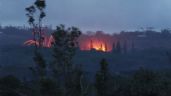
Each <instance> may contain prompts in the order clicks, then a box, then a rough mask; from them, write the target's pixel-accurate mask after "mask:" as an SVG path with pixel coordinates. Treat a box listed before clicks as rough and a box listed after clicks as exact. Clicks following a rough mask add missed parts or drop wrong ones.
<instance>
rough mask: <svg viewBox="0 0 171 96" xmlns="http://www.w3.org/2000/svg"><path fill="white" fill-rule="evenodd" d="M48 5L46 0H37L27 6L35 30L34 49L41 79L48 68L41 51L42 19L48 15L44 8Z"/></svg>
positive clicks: (29, 19) (31, 24) (30, 22)
mask: <svg viewBox="0 0 171 96" xmlns="http://www.w3.org/2000/svg"><path fill="white" fill-rule="evenodd" d="M45 7H46V2H45V0H36V1H35V2H34V4H33V5H31V6H29V7H27V8H26V11H27V13H26V16H27V17H28V23H29V24H30V26H31V27H32V32H33V40H34V42H35V49H34V57H33V59H34V61H35V63H36V71H37V74H38V76H39V78H40V79H42V78H44V77H45V70H46V62H45V60H44V58H43V56H42V53H41V49H40V48H41V47H42V44H41V43H42V40H43V37H42V20H43V18H44V17H45V16H46V15H45V12H44V9H45ZM37 10H39V13H38V16H37V17H38V18H35V15H36V14H37V13H36V12H37Z"/></svg>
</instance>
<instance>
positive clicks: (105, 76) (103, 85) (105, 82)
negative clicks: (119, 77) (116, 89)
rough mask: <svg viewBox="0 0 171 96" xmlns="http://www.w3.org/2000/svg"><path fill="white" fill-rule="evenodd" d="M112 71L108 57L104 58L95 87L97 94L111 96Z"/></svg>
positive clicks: (97, 74) (98, 95)
mask: <svg viewBox="0 0 171 96" xmlns="http://www.w3.org/2000/svg"><path fill="white" fill-rule="evenodd" d="M109 83H110V73H109V69H108V63H107V61H106V59H102V60H101V62H100V70H99V71H98V72H97V73H96V82H95V87H96V91H97V96H109V95H110V92H109V91H110V86H109Z"/></svg>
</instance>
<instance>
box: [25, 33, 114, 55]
mask: <svg viewBox="0 0 171 96" xmlns="http://www.w3.org/2000/svg"><path fill="white" fill-rule="evenodd" d="M53 42H54V38H53V36H52V35H50V36H45V35H43V40H42V42H41V44H42V47H45V48H50V47H52V43H53ZM78 43H79V48H80V50H96V51H101V52H110V51H111V50H112V44H111V43H110V39H109V40H108V38H96V37H86V38H82V39H79V40H78ZM24 45H28V46H34V45H37V46H39V45H40V44H39V41H35V40H27V41H25V42H24Z"/></svg>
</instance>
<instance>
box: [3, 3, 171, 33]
mask: <svg viewBox="0 0 171 96" xmlns="http://www.w3.org/2000/svg"><path fill="white" fill-rule="evenodd" d="M46 1H47V9H46V12H47V17H46V19H45V24H46V25H50V24H51V25H53V26H56V25H58V24H65V25H67V26H77V27H79V28H80V29H81V30H83V31H89V30H91V31H97V30H103V31H105V32H108V33H113V32H118V31H121V30H136V29H139V28H140V27H154V28H156V29H162V28H170V27H171V1H170V0H46ZM33 2H34V0H0V12H1V13H0V14H1V15H0V23H1V24H2V25H24V24H25V25H27V18H26V16H25V13H26V12H25V10H24V9H25V7H26V6H29V5H31V4H32V3H33Z"/></svg>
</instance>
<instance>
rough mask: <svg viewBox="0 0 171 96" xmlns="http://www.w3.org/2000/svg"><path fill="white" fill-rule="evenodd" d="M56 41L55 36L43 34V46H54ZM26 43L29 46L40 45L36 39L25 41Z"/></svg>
mask: <svg viewBox="0 0 171 96" xmlns="http://www.w3.org/2000/svg"><path fill="white" fill-rule="evenodd" d="M53 42H54V39H53V36H50V37H48V36H43V39H42V41H41V44H42V46H43V47H46V48H50V47H51V46H52V43H53ZM24 45H28V46H31V45H37V46H39V45H40V44H39V41H35V40H27V41H25V42H24Z"/></svg>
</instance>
